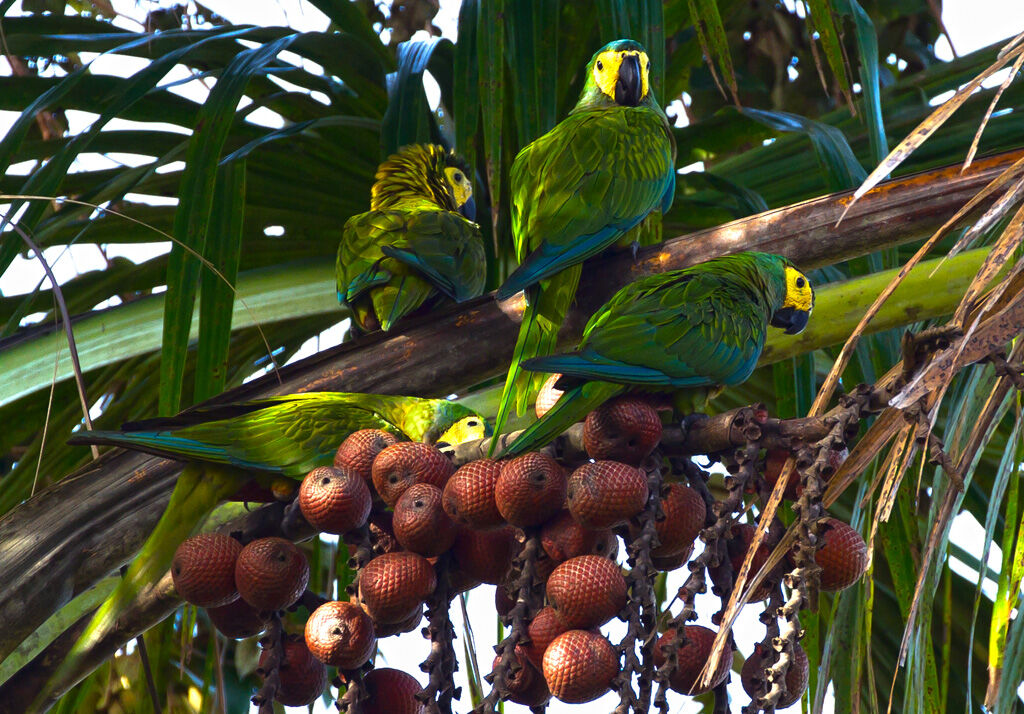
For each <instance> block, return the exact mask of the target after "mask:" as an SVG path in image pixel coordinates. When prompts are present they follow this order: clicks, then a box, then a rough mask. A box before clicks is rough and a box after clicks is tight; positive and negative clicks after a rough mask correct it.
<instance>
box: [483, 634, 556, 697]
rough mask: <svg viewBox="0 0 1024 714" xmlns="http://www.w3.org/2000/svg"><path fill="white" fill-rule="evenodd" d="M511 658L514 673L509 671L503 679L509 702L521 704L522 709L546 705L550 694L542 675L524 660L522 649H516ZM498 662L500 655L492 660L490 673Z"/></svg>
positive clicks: (528, 661)
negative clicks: (513, 662) (512, 659)
mask: <svg viewBox="0 0 1024 714" xmlns="http://www.w3.org/2000/svg"><path fill="white" fill-rule="evenodd" d="M512 657H513V658H514V660H515V664H514V665H513V666H512V667H511V670H514V673H513V671H511V670H510V671H509V674H508V676H507V678H506V679H505V685H506V686H507V687H508V691H509V697H508V698H509V700H511V701H513V702H515V703H516V704H522V705H523V706H524V707H539V706H543V705H544V704H546V703H547V702H548V700H550V699H551V692H550V691H548V685H547V682H545V681H544V675H543V674H541V673H540V671H538V669H537V668H536V667H534V666H533V664H532V663H531V662H530V660H528V659H527V658H526V655H525V654H524V653H523V648H522V647H516V648H515V650H514V651H513V654H512ZM500 661H501V655H498V656H497V657H495V658H494V664H492V665H491V671H494V668H495V667H497V666H498V662H500Z"/></svg>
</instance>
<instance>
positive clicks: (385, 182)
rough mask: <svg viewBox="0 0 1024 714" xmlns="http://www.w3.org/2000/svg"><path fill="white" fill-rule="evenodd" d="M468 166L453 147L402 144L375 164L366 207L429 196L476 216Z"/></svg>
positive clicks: (450, 208)
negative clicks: (452, 149)
mask: <svg viewBox="0 0 1024 714" xmlns="http://www.w3.org/2000/svg"><path fill="white" fill-rule="evenodd" d="M469 176H470V174H469V166H468V165H467V164H466V162H465V161H463V160H462V158H460V157H459V156H458V154H456V153H455V152H454V151H449V150H448V149H445V148H444V147H443V146H439V145H437V144H410V145H409V146H403V147H402V148H401V149H399V150H398V151H397V152H395V153H394V154H392V155H391V156H389V157H388V158H387V159H386V160H385V161H384V163H382V164H381V165H380V166H379V167H377V175H376V176H375V177H374V178H375V180H374V184H373V188H372V189H371V191H370V208H371V209H372V210H379V209H384V208H389V207H390V206H392V205H394V204H395V203H397V202H399V201H401V200H403V199H407V198H413V197H423V198H428V199H430V200H432V201H433V202H434V203H436V204H437V205H438V206H440V207H441V208H443V209H445V210H447V211H458V212H460V213H462V215H463V216H465V217H466V218H468V219H469V220H471V221H472V220H474V219H475V218H476V206H475V205H474V203H473V184H472V182H471V181H470V180H469Z"/></svg>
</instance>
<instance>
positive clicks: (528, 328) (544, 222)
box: [495, 40, 676, 433]
mask: <svg viewBox="0 0 1024 714" xmlns="http://www.w3.org/2000/svg"><path fill="white" fill-rule="evenodd" d="M649 70H650V59H649V58H648V56H647V53H646V52H645V51H644V48H643V47H642V46H641V45H639V44H638V43H636V42H634V41H632V40H617V41H615V42H611V43H609V44H607V45H605V46H604V47H602V48H601V49H600V50H598V51H597V53H596V54H594V56H593V57H592V58H591V60H590V62H589V63H588V65H587V68H586V82H585V85H584V87H583V91H582V93H581V95H580V99H579V101H578V102H577V104H576V106H575V108H574V109H573V110H572V111H571V112H570V113H569V116H568V117H566V118H565V119H564V120H563V121H561V122H560V123H559V124H558V125H557V126H555V127H554V128H553V129H552V130H551V131H549V132H548V133H547V134H545V135H544V136H542V137H540V138H539V139H537V140H536V141H534V142H533V143H532V144H530V145H528V146H527V147H526V148H524V149H523V150H522V151H520V152H519V154H518V156H516V159H515V162H514V163H513V164H512V171H511V175H510V186H511V198H512V211H511V212H512V236H513V239H514V241H515V248H516V257H517V259H518V260H519V267H518V268H517V269H516V270H515V271H514V272H513V273H512V275H510V276H509V278H508V280H507V281H506V282H505V284H504V285H502V286H501V288H500V289H499V290H498V295H497V296H498V298H499V299H503V298H507V297H511V296H512V295H514V294H515V293H517V292H519V291H520V290H525V292H526V301H527V305H526V310H525V312H524V314H523V322H522V325H521V326H520V329H519V337H518V339H517V341H516V347H515V352H514V353H513V357H512V363H511V365H510V366H509V371H508V376H507V377H506V381H505V388H504V391H503V392H502V396H501V403H500V405H499V409H498V416H497V420H496V423H495V433H500V432H501V430H502V427H503V426H504V423H505V419H506V418H507V416H508V414H509V412H510V410H511V408H512V405H513V403H514V404H515V405H516V409H517V411H518V412H519V413H522V412H523V411H524V410H525V409H526V406H527V404H528V402H529V399H530V397H531V396H532V395H533V394H535V393H536V391H537V390H538V389H539V387H540V384H541V381H542V378H540V377H537V376H536V375H531V374H528V373H524V372H522V371H521V370H520V363H521V362H522V361H523V360H525V359H528V358H531V357H538V356H544V355H548V354H551V352H552V351H553V350H554V348H555V340H556V337H557V335H558V330H559V328H560V327H561V325H562V321H563V320H564V319H565V315H566V312H567V311H568V309H569V306H570V305H571V303H572V301H573V298H574V297H575V294H576V287H577V285H578V283H579V278H580V270H581V263H582V262H583V261H584V260H586V259H587V258H590V257H592V256H595V255H597V254H598V253H600V252H602V251H603V250H605V249H606V248H608V247H610V246H612V245H613V244H614V243H616V242H617V241H618V240H619V239H621V238H622V237H623V235H624V234H626V233H627V232H628V231H630V230H632V229H633V228H635V227H636V226H637V225H639V224H640V223H641V222H642V221H643V220H644V219H645V218H646V217H647V215H648V214H649V213H651V212H652V211H655V210H661V211H662V212H664V211H666V210H668V208H669V206H670V205H671V204H672V199H673V198H674V196H675V154H676V147H675V140H674V139H673V137H672V133H671V130H670V128H669V124H668V120H667V119H666V117H665V113H664V112H663V111H662V109H661V107H660V106H659V105H658V102H657V100H656V99H655V97H654V94H653V92H652V91H651V87H650V85H649Z"/></svg>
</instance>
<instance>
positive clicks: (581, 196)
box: [498, 106, 675, 299]
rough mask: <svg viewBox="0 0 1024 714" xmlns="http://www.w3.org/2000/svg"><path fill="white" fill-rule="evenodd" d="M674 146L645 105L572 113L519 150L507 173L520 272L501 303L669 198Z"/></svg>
mask: <svg viewBox="0 0 1024 714" xmlns="http://www.w3.org/2000/svg"><path fill="white" fill-rule="evenodd" d="M674 160H675V143H674V140H673V138H672V135H671V132H670V131H669V129H668V126H667V124H666V121H665V118H664V116H663V115H661V114H660V113H658V112H656V111H655V110H653V109H650V108H647V107H642V106H641V107H605V108H601V109H594V110H590V111H583V112H579V113H576V114H570V115H569V116H568V117H567V118H566V119H565V120H564V121H562V122H560V123H559V124H558V125H557V126H556V127H555V128H554V129H552V130H551V131H550V132H548V133H547V134H545V135H544V136H542V137H540V138H539V139H537V140H536V141H534V142H533V143H532V144H530V145H529V146H527V147H526V148H525V149H523V150H522V151H521V152H520V153H519V155H518V156H516V160H515V162H514V163H513V164H512V171H511V174H510V176H509V182H510V186H511V187H512V188H511V190H512V234H513V238H514V240H515V243H516V255H517V257H518V259H519V263H520V265H519V267H518V268H517V269H516V270H515V271H514V272H513V273H512V275H510V276H509V278H508V280H507V281H506V282H505V284H504V285H502V286H501V288H500V289H499V290H498V297H499V299H504V298H507V297H511V296H512V295H514V294H515V293H517V292H519V291H520V290H524V289H525V288H526V287H527V286H529V285H532V284H534V283H536V282H538V281H540V280H542V279H544V278H546V277H549V276H551V275H554V274H555V273H558V272H559V271H561V270H564V269H565V268H567V267H569V266H571V265H575V264H576V263H580V262H582V261H584V260H586V259H587V258H589V257H592V256H594V255H597V254H598V253H600V252H601V251H603V250H604V249H605V248H607V247H609V246H610V245H612V244H613V243H614V242H615V241H616V240H617V239H618V238H619V237H620V236H621V235H622V234H623V233H625V232H626V231H628V230H630V229H632V228H633V227H634V226H636V225H638V224H639V223H640V222H641V221H642V220H643V219H644V218H646V217H647V214H649V213H650V212H651V211H653V210H656V209H658V208H659V207H661V206H662V204H663V200H664V198H665V196H666V195H669V194H674V186H675V168H674Z"/></svg>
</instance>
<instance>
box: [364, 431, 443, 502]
mask: <svg viewBox="0 0 1024 714" xmlns="http://www.w3.org/2000/svg"><path fill="white" fill-rule="evenodd" d="M454 471H455V466H454V465H452V462H451V459H449V458H448V457H447V456H445V455H444V454H442V453H441V452H440V451H438V450H437V449H436V448H434V447H433V446H431V445H430V444H422V443H420V442H418V441H401V442H399V443H397V444H392V445H391V446H389V447H387V448H386V449H384V450H383V451H381V452H380V453H379V454H377V458H376V459H374V460H373V468H372V469H371V472H372V474H373V486H374V488H376V489H377V493H378V494H379V495H380V497H381V499H383V501H384V503H386V504H388V505H389V506H394V505H395V503H397V502H398V497H399V496H401V495H402V494H403V493H404V492H405V490H406V489H407V488H409V487H410V486H412V485H413V484H414V483H429V484H433V485H434V486H437V487H438V488H444V485H445V484H446V483H447V482H448V477H450V476H451V475H452V473H454Z"/></svg>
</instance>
